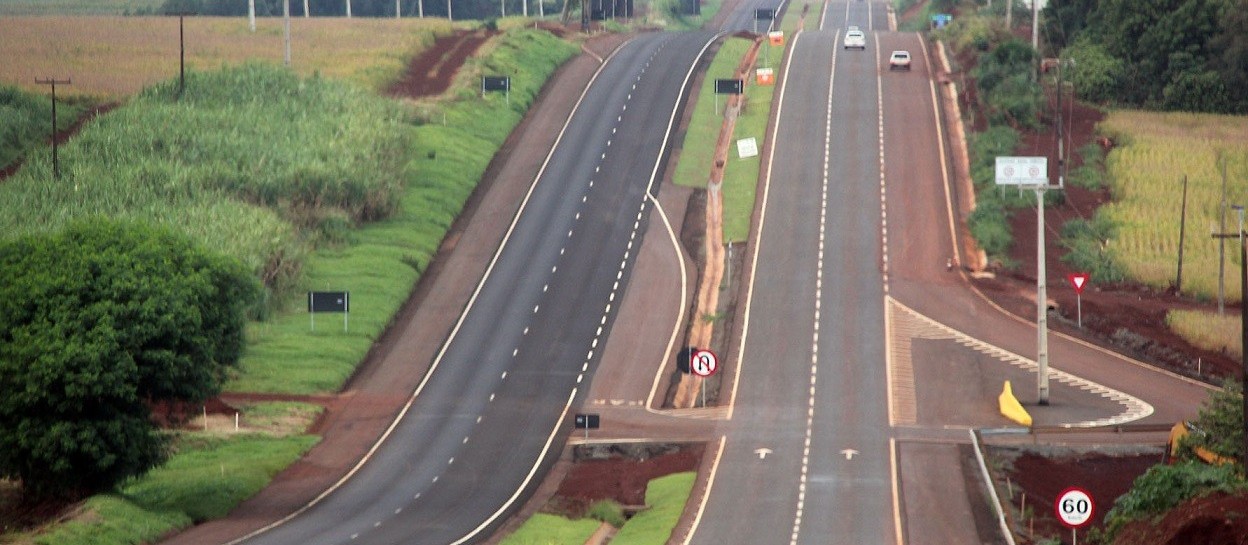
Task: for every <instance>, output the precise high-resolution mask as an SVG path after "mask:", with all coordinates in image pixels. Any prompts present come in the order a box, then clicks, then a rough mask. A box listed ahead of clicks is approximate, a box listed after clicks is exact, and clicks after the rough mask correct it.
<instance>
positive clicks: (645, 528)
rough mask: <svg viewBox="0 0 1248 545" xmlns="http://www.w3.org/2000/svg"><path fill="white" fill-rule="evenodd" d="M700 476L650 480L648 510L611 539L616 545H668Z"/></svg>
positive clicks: (681, 474) (675, 476)
mask: <svg viewBox="0 0 1248 545" xmlns="http://www.w3.org/2000/svg"><path fill="white" fill-rule="evenodd" d="M696 479H697V473H694V472H692V471H687V472H684V473H673V474H671V475H668V476H665V477H659V478H658V479H654V480H652V481H650V484H649V485H648V486H647V487H646V506H647V507H648V509H646V510H645V511H642V512H640V513H637V514H636V515H633V518H631V519H628V522H626V523H624V527H623V528H620V531H619V532H618V533H616V534H615V537H614V538H612V539H611V544H612V545H653V544H655V543H667V540H668V538H670V537H671V535H672V530H674V529H675V528H676V523H677V522H678V521H680V513H681V512H682V511H684V509H685V503H686V502H688V501H689V493H690V492H691V491H692V490H693V483H694V480H696Z"/></svg>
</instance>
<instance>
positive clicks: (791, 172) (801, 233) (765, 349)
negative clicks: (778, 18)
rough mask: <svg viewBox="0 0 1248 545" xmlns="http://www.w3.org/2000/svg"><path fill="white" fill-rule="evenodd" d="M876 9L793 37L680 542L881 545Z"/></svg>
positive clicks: (884, 416) (834, 16) (888, 471)
mask: <svg viewBox="0 0 1248 545" xmlns="http://www.w3.org/2000/svg"><path fill="white" fill-rule="evenodd" d="M884 9H885V7H884V4H882V3H868V2H851V3H848V4H846V3H833V4H830V5H829V8H828V9H827V11H826V14H827V15H826V16H827V19H826V20H824V24H823V25H822V29H821V30H819V31H813V32H804V33H800V34H798V35H797V36H795V37H793V38H792V41H791V46H790V49H791V50H790V53H789V58H788V62H787V65H786V66H785V69H784V73H783V76H782V81H783V86H782V88H781V89H780V93H781V97H780V99H779V102H778V104H779V107H780V109H779V111H778V113H777V116H778V120H777V122H776V123H777V125H776V128H775V132H774V133H773V134H774V144H775V155H774V157H772V160H771V165H772V167H771V172H770V173H769V174H767V175H765V178H766V181H765V184H766V189H765V194H764V197H763V198H765V199H766V202H765V204H764V208H763V210H764V212H763V214H764V215H763V218H762V219H761V223H762V226H761V234H760V237H761V238H760V240H759V242H758V245H757V248H758V253H757V256H756V257H755V258H754V261H755V264H756V265H755V266H756V269H755V272H754V279H753V287H752V289H751V293H750V295H749V297H748V302H747V308H748V311H747V312H748V324H749V325H748V326H747V331H746V334H745V339H744V341H743V346H744V347H743V353H742V356H741V358H740V367H739V369H740V371H739V372H740V375H739V376H738V377H737V380H736V381H735V382H736V384H737V385H738V393H737V395H736V396H735V401H734V403H733V412H732V415H733V416H732V419H731V420H730V421H729V422H728V423H726V425H725V426H724V429H725V430H726V435H727V439H726V441H725V443H724V445H725V446H724V452H723V455H722V459H721V461H720V466H719V468H718V471H717V472H716V474H715V476H714V481H713V483H712V485H711V491H710V496H709V499H708V500H707V502H706V505H705V508H704V510H703V512H702V514H701V517H700V523H699V524H698V526H697V527H696V529H695V533H694V535H693V537H692V540H691V542H692V543H705V544H712V543H827V542H829V540H831V541H832V542H836V543H893V542H896V541H897V536H896V525H895V517H894V516H893V515H892V513H894V511H895V509H894V497H895V495H894V491H893V485H892V483H893V482H894V479H893V477H892V471H893V470H892V466H891V463H890V461H891V460H892V456H891V455H890V438H889V435H890V430H889V421H888V404H887V403H886V399H887V395H888V392H887V388H886V376H885V375H886V367H885V365H884V362H885V358H884V350H885V342H884V339H885V331H884V305H883V301H884V294H883V289H884V284H883V278H882V275H881V269H880V265H881V245H880V233H881V200H880V194H881V192H880V188H881V174H880V172H881V171H880V168H881V164H880V145H881V141H880V136H879V135H880V131H879V129H880V127H879V114H878V99H877V97H878V85H877V77H876V74H877V70H878V66H879V65H878V63H877V60H876V56H875V55H874V53H873V52H872V51H870V50H868V51H866V52H862V51H849V52H846V51H843V50H842V49H841V48H840V41H839V40H840V33H841V31H843V29H844V27H846V26H848V25H854V26H858V27H860V28H862V29H864V30H870V29H872V28H873V24H875V25H883V24H886V23H885V20H886V18H885V14H884Z"/></svg>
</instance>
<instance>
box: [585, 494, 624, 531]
mask: <svg viewBox="0 0 1248 545" xmlns="http://www.w3.org/2000/svg"><path fill="white" fill-rule="evenodd" d="M585 516H587V517H589V518H591V519H594V520H599V521H602V522H605V523H607V524H610V525H612V526H614V527H616V528H620V527H622V526H624V523H625V522H627V521H628V517H625V516H624V507H623V506H621V505H620V503H619V502H617V501H615V500H600V501H596V502H594V503H593V505H590V506H589V510H588V511H586V512H585Z"/></svg>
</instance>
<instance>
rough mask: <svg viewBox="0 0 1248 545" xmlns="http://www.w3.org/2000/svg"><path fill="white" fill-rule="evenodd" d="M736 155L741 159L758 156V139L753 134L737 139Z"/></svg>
mask: <svg viewBox="0 0 1248 545" xmlns="http://www.w3.org/2000/svg"><path fill="white" fill-rule="evenodd" d="M737 155H738V156H739V157H741V158H742V159H745V158H746V157H757V156H758V141H757V140H755V139H754V137H753V136H751V137H749V138H742V139H740V140H737Z"/></svg>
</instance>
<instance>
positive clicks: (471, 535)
mask: <svg viewBox="0 0 1248 545" xmlns="http://www.w3.org/2000/svg"><path fill="white" fill-rule="evenodd" d="M575 399H576V388H572V393H571V394H568V402H567V403H565V404H564V405H563V413H562V414H560V415H559V420H558V421H557V422H555V429H554V431H552V432H551V434H550V436H548V437H547V438H546V444H545V445H544V446H543V447H542V452H541V453H540V454H538V456H537V460H536V461H535V462H533V467H530V468H529V474H528V475H526V476H525V477H524V482H522V483H520V486H519V487H517V488H516V491H515V492H513V493H512V494H511V497H510V498H508V499H507V501H506V502H504V503H503V506H502V507H499V508H498V510H497V511H495V512H494V514H493V515H490V518H488V519H485V522H482V523H481V525H480V526H477V527H476V528H475V529H473V531H471V532H469V533H468V535H466V536H464V537H461V538H459V539H458V540H456V541H454V542H452V543H451V545H460V544H461V543H466V542H467V541H469V540H471V539H473V538H475V537H476V536H477V534H479V533H481V532H482V531H483V530H485V529H486V527H488V526H489V525H491V524H493V523H494V521H495V520H498V517H501V516H502V515H503V513H504V512H506V511H507V510H508V509H510V508H511V504H513V503H515V502H516V500H517V499H519V498H520V494H521V493H522V492H524V489H525V487H527V486H529V483H530V482H532V481H533V476H534V475H536V474H537V468H538V467H539V466H541V465H542V459H543V458H545V457H546V453H547V452H549V451H550V446H551V444H553V443H554V442H555V436H557V435H558V434H559V428H561V427H563V421H564V420H566V419H567V417H568V411H569V410H571V409H572V401H574V400H575Z"/></svg>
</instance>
